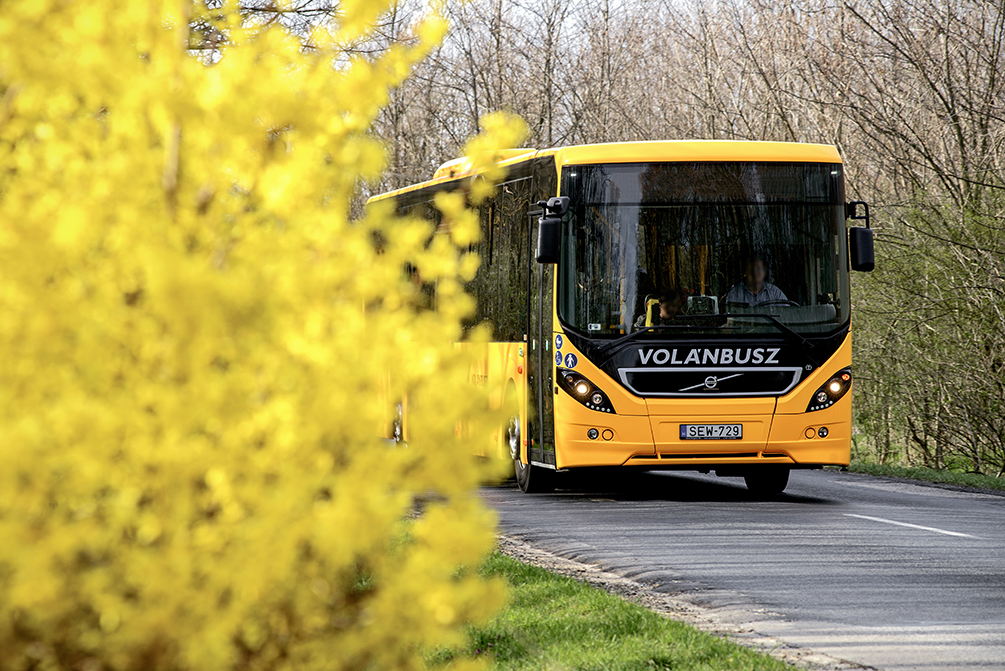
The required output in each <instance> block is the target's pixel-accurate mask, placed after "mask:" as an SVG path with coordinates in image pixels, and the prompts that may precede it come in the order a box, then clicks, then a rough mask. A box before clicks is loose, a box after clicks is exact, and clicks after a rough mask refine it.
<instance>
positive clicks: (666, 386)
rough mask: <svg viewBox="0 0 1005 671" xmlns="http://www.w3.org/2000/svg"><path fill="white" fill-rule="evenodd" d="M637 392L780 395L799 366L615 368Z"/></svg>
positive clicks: (796, 380) (796, 376) (791, 384)
mask: <svg viewBox="0 0 1005 671" xmlns="http://www.w3.org/2000/svg"><path fill="white" fill-rule="evenodd" d="M618 373H619V375H620V376H621V382H622V384H624V385H625V387H627V388H628V390H629V391H631V392H632V393H633V394H635V395H637V396H674V397H688V398H695V397H703V396H781V395H782V394H785V393H787V392H788V391H789V390H790V389H792V388H793V387H795V386H796V385H797V384H798V383H799V378H800V376H801V374H802V369H801V368H780V367H779V368H775V367H753V366H749V367H738V368H681V367H676V368H619V369H618Z"/></svg>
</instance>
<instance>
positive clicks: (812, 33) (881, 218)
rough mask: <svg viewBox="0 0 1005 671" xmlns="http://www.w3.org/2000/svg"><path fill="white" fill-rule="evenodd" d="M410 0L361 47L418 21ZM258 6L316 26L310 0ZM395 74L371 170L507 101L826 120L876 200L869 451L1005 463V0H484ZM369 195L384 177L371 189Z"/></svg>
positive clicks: (859, 322) (721, 133) (741, 121)
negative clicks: (380, 159)
mask: <svg viewBox="0 0 1005 671" xmlns="http://www.w3.org/2000/svg"><path fill="white" fill-rule="evenodd" d="M423 4H424V3H423V2H422V1H421V0H402V1H401V2H399V3H397V4H395V5H394V7H393V9H392V11H391V12H389V13H388V14H387V15H386V16H385V17H384V18H383V20H382V24H381V29H380V32H379V35H378V36H377V37H376V38H375V39H372V40H368V41H366V42H365V43H360V44H358V45H355V47H354V48H355V49H356V50H357V51H359V52H361V53H373V52H379V51H381V50H383V49H386V48H387V47H388V46H389V45H391V44H394V43H396V42H398V41H400V40H402V39H407V35H408V34H409V33H408V26H409V25H410V24H411V22H412V21H413V20H414V18H415V17H416V16H417V15H418V13H419V12H421V11H422V6H423ZM245 6H246V9H247V10H248V11H249V12H258V13H261V14H262V15H263V17H265V16H267V17H270V18H269V20H276V21H283V22H286V23H287V24H288V25H290V26H291V27H293V28H294V29H297V28H298V27H302V26H303V25H306V24H309V23H311V22H312V21H317V20H319V19H320V18H322V17H324V16H327V15H330V14H332V13H336V12H337V11H338V7H337V4H333V3H329V2H324V1H317V0H303V2H301V3H300V4H299V5H298V4H296V3H294V5H293V6H292V7H290V8H289V9H288V10H287V11H285V12H282V13H279V12H276V11H275V10H274V9H273V8H272V6H271V4H269V3H265V2H262V3H256V2H249V3H246V5H245ZM447 12H448V14H449V18H450V19H451V29H450V32H449V33H448V35H447V38H446V40H445V41H444V42H443V43H442V45H441V46H440V47H438V48H437V49H436V50H435V51H434V52H433V54H432V55H431V57H430V58H428V59H426V60H425V61H423V62H422V63H420V64H419V65H418V66H417V68H416V70H415V72H414V75H413V76H412V77H411V78H410V79H409V80H408V81H407V82H406V83H405V84H404V85H403V86H401V87H400V88H398V89H397V90H396V91H395V92H394V93H393V94H392V99H391V103H390V105H389V106H388V107H387V108H386V110H385V111H384V112H383V114H382V115H381V116H380V118H379V119H378V122H377V125H376V131H375V132H376V134H377V135H378V136H379V138H380V139H381V140H383V141H384V142H385V143H386V144H387V146H388V147H389V150H390V166H389V171H388V172H387V173H386V175H385V177H384V181H383V182H382V183H380V184H378V185H376V186H374V187H373V190H374V191H376V190H382V189H385V188H393V187H398V186H402V185H405V184H409V183H413V182H417V181H421V180H424V179H428V178H429V177H430V176H431V174H432V171H433V170H434V169H435V167H436V166H437V165H439V163H441V162H442V161H444V160H447V159H450V158H453V157H455V156H457V155H458V154H459V149H460V146H461V144H462V142H463V140H464V138H466V137H469V136H470V135H471V134H472V133H474V132H476V131H477V130H479V128H478V119H479V118H480V116H481V115H483V114H485V113H486V112H487V111H492V110H498V109H505V110H510V111H512V112H515V113H516V114H519V115H520V116H522V117H523V118H524V119H525V120H526V121H527V122H528V124H529V126H530V137H529V138H528V140H527V144H528V146H533V147H538V148H545V147H550V146H556V145H566V144H580V143H592V142H610V141H628V140H657V139H679V138H706V139H716V138H718V139H737V140H781V141H796V142H823V143H831V144H835V145H837V146H838V148H839V150H840V151H841V153H842V155H843V156H844V159H845V162H846V178H847V193H848V198H849V199H853V198H854V199H862V200H866V201H868V202H869V203H870V204H871V205H872V220H873V222H874V224H873V226H874V228H875V229H876V232H877V254H878V266H877V270H876V271H875V272H874V273H872V274H871V275H860V274H857V275H855V277H854V280H853V282H854V284H853V300H854V303H855V324H854V332H855V336H854V337H855V340H854V343H855V350H856V351H855V372H856V380H857V382H858V385H857V393H856V399H855V403H856V405H855V414H856V420H857V427H856V438H855V445H854V448H853V449H854V456H856V457H858V458H862V459H866V460H874V461H878V462H880V463H907V464H917V465H925V466H930V467H935V468H953V469H958V470H965V471H972V472H980V473H985V474H989V475H1002V473H1003V469H1005V216H1003V215H1005V55H1003V45H1005V2H1002V1H1001V0H993V1H992V0H988V1H982V0H848V1H844V2H841V1H838V2H823V3H822V2H819V1H818V0H576V1H574V2H568V1H567V0H472V1H471V2H468V3H465V4H452V5H450V6H449V7H448V9H447ZM363 195H367V194H363Z"/></svg>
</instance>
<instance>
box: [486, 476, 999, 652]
mask: <svg viewBox="0 0 1005 671" xmlns="http://www.w3.org/2000/svg"><path fill="white" fill-rule="evenodd" d="M560 486H561V487H562V489H560V490H559V491H558V492H556V493H555V494H548V495H543V494H538V495H528V494H522V493H521V492H520V491H519V490H517V489H516V487H515V486H502V487H498V488H487V489H485V490H484V491H483V495H484V496H485V498H486V499H487V501H488V502H489V503H490V505H492V506H493V507H494V508H495V509H496V510H497V511H498V513H499V517H500V526H501V531H502V532H503V533H505V534H507V535H510V536H514V537H517V538H520V539H523V540H525V541H527V542H530V543H532V544H533V545H535V546H537V547H540V548H542V549H545V550H549V551H551V552H554V553H555V554H558V555H561V556H564V557H567V558H571V559H575V560H578V561H582V562H586V563H591V564H597V565H600V566H602V567H603V568H605V569H608V570H611V571H613V572H615V573H619V574H622V575H624V576H626V577H631V578H634V579H636V580H639V581H643V582H646V583H650V584H656V585H657V589H659V590H660V591H666V592H673V593H684V594H689V595H691V596H697V598H699V599H700V600H701V601H702V602H703V603H704V604H706V605H707V606H709V607H711V608H714V609H723V610H729V611H732V612H733V613H739V615H735V614H734V615H733V617H734V618H735V617H738V618H741V619H743V620H744V621H745V622H747V623H748V624H750V626H751V627H753V628H754V629H755V630H756V631H757V632H758V633H760V634H763V635H765V636H773V637H777V638H779V639H781V640H783V641H786V642H788V643H791V644H794V645H798V646H801V647H808V648H812V649H814V650H817V651H820V652H824V653H826V654H828V655H831V656H833V657H837V658H839V659H844V660H849V661H853V662H857V663H859V664H863V665H866V666H872V667H875V668H878V669H887V670H889V671H894V670H896V671H901V670H907V669H924V670H926V671H930V670H934V669H953V670H958V669H982V670H986V669H1005V497H1002V496H997V495H992V494H984V493H975V492H963V491H955V490H951V489H946V488H941V487H937V486H927V485H916V484H910V483H907V482H904V481H898V480H889V479H885V478H872V477H869V476H862V475H855V474H851V473H840V472H837V471H794V472H793V473H792V477H791V479H790V481H789V486H788V488H787V489H786V491H785V493H784V494H782V495H780V496H777V497H774V498H771V499H757V498H756V497H754V496H752V495H750V494H748V492H747V491H746V488H745V487H744V486H743V481H742V480H741V479H737V478H717V477H715V476H703V475H698V474H691V473H684V474H681V473H657V472H649V473H643V472H638V473H632V474H628V475H625V476H623V475H620V474H617V473H615V474H610V473H607V474H594V475H591V476H590V477H586V478H584V477H579V478H576V479H574V480H572V481H567V482H565V483H564V484H563V485H560ZM566 487H568V488H566Z"/></svg>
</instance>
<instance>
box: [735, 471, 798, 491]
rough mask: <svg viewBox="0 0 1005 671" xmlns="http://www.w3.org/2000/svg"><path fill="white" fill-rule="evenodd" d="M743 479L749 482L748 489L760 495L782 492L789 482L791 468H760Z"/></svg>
mask: <svg viewBox="0 0 1005 671" xmlns="http://www.w3.org/2000/svg"><path fill="white" fill-rule="evenodd" d="M743 481H744V482H745V483H747V489H748V490H750V492H751V493H753V494H758V495H760V496H770V495H773V494H781V493H782V492H784V491H785V487H786V486H787V485H788V484H789V469H787V468H784V467H782V468H770V467H769V468H758V469H757V470H755V471H750V472H748V473H747V474H746V475H744V476H743Z"/></svg>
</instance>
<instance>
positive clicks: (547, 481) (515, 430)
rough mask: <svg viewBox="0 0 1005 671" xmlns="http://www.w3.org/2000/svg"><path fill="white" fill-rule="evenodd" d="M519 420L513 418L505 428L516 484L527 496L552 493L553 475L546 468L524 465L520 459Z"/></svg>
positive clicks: (553, 486)
mask: <svg viewBox="0 0 1005 671" xmlns="http://www.w3.org/2000/svg"><path fill="white" fill-rule="evenodd" d="M520 440H521V434H520V418H519V417H513V418H511V419H510V420H509V426H508V427H506V442H507V444H508V445H509V456H510V458H511V459H512V460H513V470H514V471H515V472H516V484H517V485H518V486H519V487H520V491H522V492H524V493H527V494H536V493H542V492H552V491H554V490H555V474H554V473H552V472H551V471H550V470H548V469H547V468H541V467H540V466H534V465H533V464H525V463H523V461H522V460H521V459H520Z"/></svg>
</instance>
